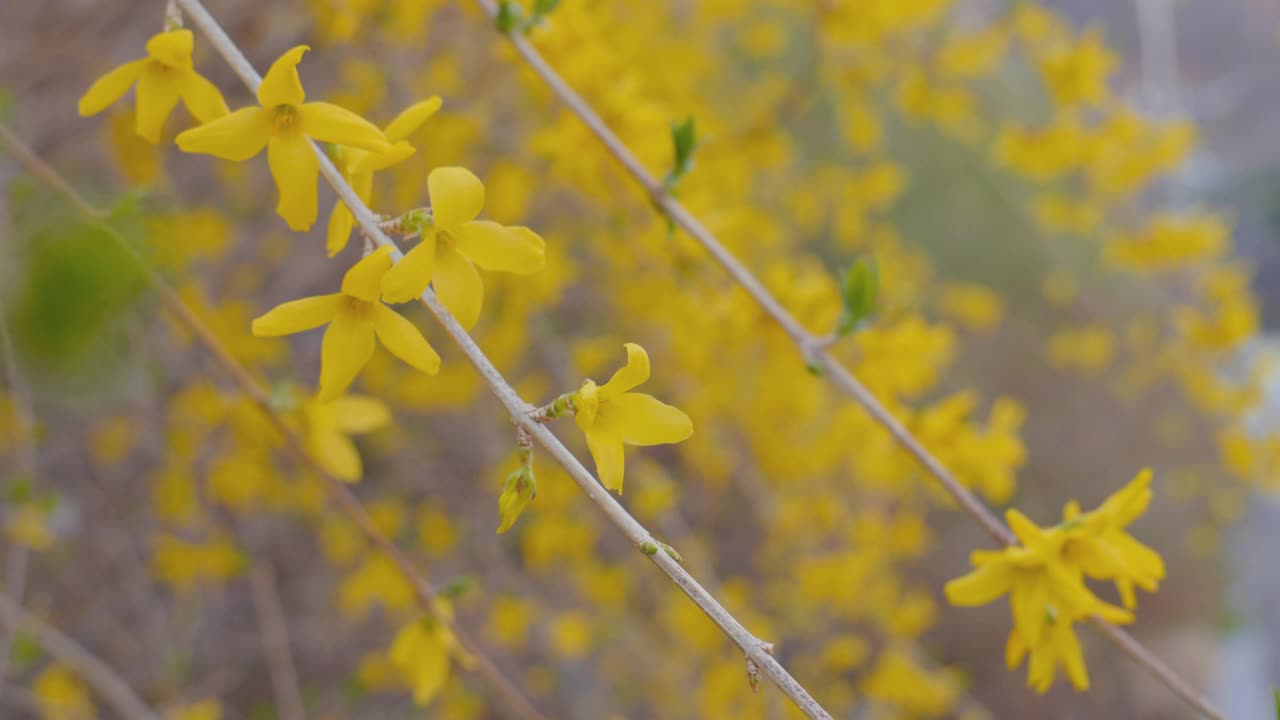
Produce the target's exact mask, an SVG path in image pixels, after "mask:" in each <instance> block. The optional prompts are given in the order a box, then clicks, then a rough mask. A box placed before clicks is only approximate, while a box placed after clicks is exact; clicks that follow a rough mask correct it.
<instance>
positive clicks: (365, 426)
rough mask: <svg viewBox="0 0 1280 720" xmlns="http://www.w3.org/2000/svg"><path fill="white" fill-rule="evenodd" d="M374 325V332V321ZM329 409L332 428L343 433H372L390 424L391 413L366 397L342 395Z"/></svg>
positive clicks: (379, 403) (377, 400) (374, 399)
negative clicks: (331, 415) (331, 417)
mask: <svg viewBox="0 0 1280 720" xmlns="http://www.w3.org/2000/svg"><path fill="white" fill-rule="evenodd" d="M374 323H375V324H374V329H375V330H376V329H377V324H376V323H377V320H376V319H375V321H374ZM383 344H384V345H385V344H386V343H385V342H384V343H383ZM331 409H332V410H333V421H334V426H335V427H337V429H338V430H340V431H342V432H344V433H357V434H358V433H367V432H372V431H374V430H377V429H378V428H380V427H383V426H384V425H386V424H387V423H389V422H391V411H390V410H388V409H387V406H386V405H385V404H384V403H383V402H382V401H381V400H379V399H377V398H373V397H369V396H367V395H343V396H342V397H340V398H338V399H337V400H334V401H333V403H332V407H331Z"/></svg>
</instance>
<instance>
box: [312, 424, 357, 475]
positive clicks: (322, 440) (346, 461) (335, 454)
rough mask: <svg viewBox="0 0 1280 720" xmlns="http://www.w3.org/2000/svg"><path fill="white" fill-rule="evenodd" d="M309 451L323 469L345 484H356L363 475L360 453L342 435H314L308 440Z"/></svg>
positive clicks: (322, 433)
mask: <svg viewBox="0 0 1280 720" xmlns="http://www.w3.org/2000/svg"><path fill="white" fill-rule="evenodd" d="M307 449H308V450H309V451H310V452H311V456H312V457H314V458H315V459H316V461H317V462H319V463H320V465H321V467H323V468H324V469H325V470H328V471H329V472H331V473H333V476H334V477H336V478H338V479H339V480H342V481H343V482H356V481H357V480H359V479H360V476H361V474H362V473H363V470H364V468H363V463H361V461H360V452H359V451H358V450H356V446H355V443H353V442H351V439H350V438H348V437H347V436H345V435H343V434H342V433H339V432H321V433H314V434H312V435H310V436H308V438H307Z"/></svg>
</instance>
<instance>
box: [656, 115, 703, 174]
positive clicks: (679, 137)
mask: <svg viewBox="0 0 1280 720" xmlns="http://www.w3.org/2000/svg"><path fill="white" fill-rule="evenodd" d="M671 147H672V156H673V157H674V161H673V163H672V166H671V171H670V172H668V173H667V178H666V180H665V181H664V184H665V185H666V186H667V189H668V190H670V189H671V186H673V185H675V183H676V181H677V180H679V179H680V178H682V177H684V175H685V173H687V172H689V170H691V169H692V168H693V151H694V150H696V149H697V148H698V128H697V125H696V124H695V123H694V120H693V116H692V115H690V116H689V117H687V118H685V120H684V122H682V123H678V124H675V125H672V126H671Z"/></svg>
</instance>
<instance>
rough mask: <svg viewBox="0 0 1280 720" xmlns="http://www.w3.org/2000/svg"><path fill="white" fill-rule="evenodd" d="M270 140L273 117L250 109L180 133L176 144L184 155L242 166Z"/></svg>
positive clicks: (241, 110) (254, 108)
mask: <svg viewBox="0 0 1280 720" xmlns="http://www.w3.org/2000/svg"><path fill="white" fill-rule="evenodd" d="M270 139H271V116H270V113H268V112H267V111H266V110H263V109H262V108H256V107H247V108H241V109H239V110H236V111H235V112H233V113H231V114H230V115H224V116H222V117H220V118H218V119H217V120H213V121H210V122H206V123H205V124H203V125H200V126H198V127H193V128H191V129H190V130H187V131H184V132H181V133H178V137H177V138H176V139H175V141H176V142H177V143H178V147H179V148H181V149H182V151H183V152H189V153H203V154H205V155H212V156H214V157H218V158H222V159H223V160H232V161H235V162H243V161H245V160H248V159H249V158H251V157H253V156H254V155H257V154H258V153H259V152H261V151H262V148H263V147H264V146H266V144H267V141H268V140H270Z"/></svg>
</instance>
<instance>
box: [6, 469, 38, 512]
mask: <svg viewBox="0 0 1280 720" xmlns="http://www.w3.org/2000/svg"><path fill="white" fill-rule="evenodd" d="M33 490H34V486H33V485H32V482H31V477H30V476H29V475H27V474H26V473H22V474H20V475H16V476H14V477H11V478H9V492H8V495H9V504H11V505H26V504H27V503H29V502H31V500H32V498H33V497H34V495H35V493H34V492H33Z"/></svg>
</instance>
